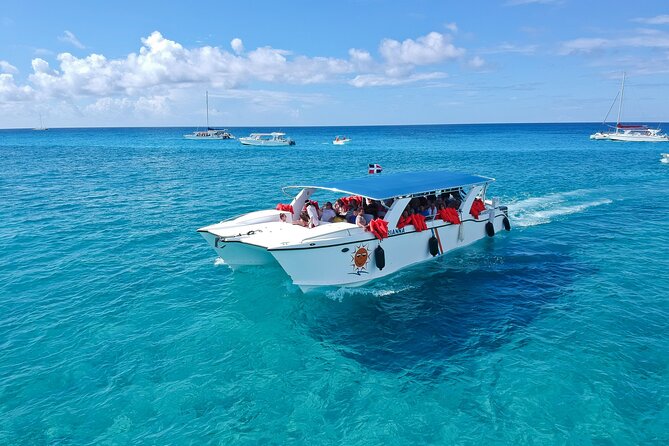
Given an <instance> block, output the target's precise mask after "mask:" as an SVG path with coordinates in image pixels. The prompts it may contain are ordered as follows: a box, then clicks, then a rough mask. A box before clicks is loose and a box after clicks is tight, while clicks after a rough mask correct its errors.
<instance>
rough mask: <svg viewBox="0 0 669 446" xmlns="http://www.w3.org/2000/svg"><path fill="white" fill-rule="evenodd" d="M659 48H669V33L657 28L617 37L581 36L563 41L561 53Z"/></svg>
mask: <svg viewBox="0 0 669 446" xmlns="http://www.w3.org/2000/svg"><path fill="white" fill-rule="evenodd" d="M622 47H631V48H659V49H669V34H667V33H663V32H659V31H655V30H638V31H637V35H635V36H631V37H622V38H615V39H604V38H579V39H574V40H570V41H567V42H563V43H562V45H561V47H560V51H559V52H560V54H562V55H569V54H574V53H590V52H592V51H595V50H601V49H607V48H622Z"/></svg>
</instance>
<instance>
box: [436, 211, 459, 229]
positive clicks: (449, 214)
mask: <svg viewBox="0 0 669 446" xmlns="http://www.w3.org/2000/svg"><path fill="white" fill-rule="evenodd" d="M437 218H440V219H442V220H444V221H447V222H449V223H453V224H454V225H459V224H460V216H459V215H458V211H456V210H455V209H453V208H446V209H439V212H438V213H437Z"/></svg>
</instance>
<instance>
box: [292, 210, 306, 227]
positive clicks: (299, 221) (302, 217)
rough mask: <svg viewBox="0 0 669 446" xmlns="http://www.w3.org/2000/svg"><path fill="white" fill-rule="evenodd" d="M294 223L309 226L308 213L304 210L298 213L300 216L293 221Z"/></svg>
mask: <svg viewBox="0 0 669 446" xmlns="http://www.w3.org/2000/svg"><path fill="white" fill-rule="evenodd" d="M293 224H294V225H299V226H304V227H307V226H309V215H308V214H307V213H306V212H302V213H300V218H298V219H297V220H295V221H294V222H293Z"/></svg>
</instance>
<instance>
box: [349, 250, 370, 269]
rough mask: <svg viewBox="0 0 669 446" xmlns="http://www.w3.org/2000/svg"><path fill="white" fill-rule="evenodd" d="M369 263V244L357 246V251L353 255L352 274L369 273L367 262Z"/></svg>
mask: <svg viewBox="0 0 669 446" xmlns="http://www.w3.org/2000/svg"><path fill="white" fill-rule="evenodd" d="M368 263H369V249H368V247H367V245H364V244H360V245H358V246H356V247H355V251H353V254H352V255H351V265H352V266H353V272H352V273H351V274H357V275H360V274H368V273H369V272H368V271H367V264H368Z"/></svg>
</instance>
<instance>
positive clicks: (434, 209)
mask: <svg viewBox="0 0 669 446" xmlns="http://www.w3.org/2000/svg"><path fill="white" fill-rule="evenodd" d="M435 215H437V206H436V205H435V204H434V201H431V202H430V204H429V206H428V208H427V217H431V218H434V216H435Z"/></svg>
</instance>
